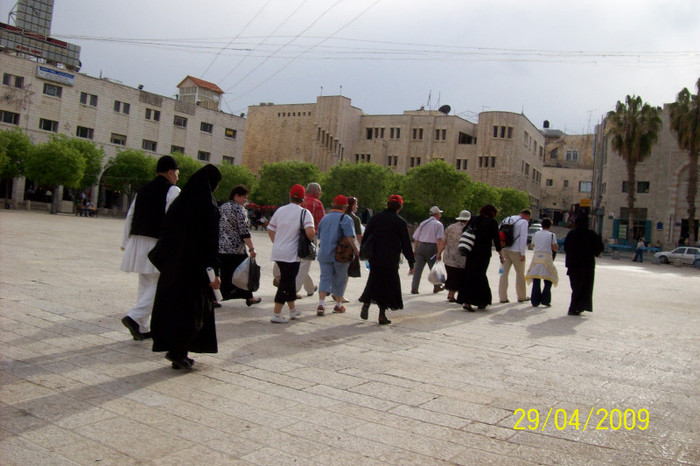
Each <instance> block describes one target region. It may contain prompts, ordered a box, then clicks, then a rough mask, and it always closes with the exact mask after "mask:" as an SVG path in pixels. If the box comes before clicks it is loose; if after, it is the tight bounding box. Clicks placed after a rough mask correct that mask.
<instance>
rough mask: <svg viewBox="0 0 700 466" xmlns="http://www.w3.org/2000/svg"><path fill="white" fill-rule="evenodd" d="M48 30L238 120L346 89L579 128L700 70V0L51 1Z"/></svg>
mask: <svg viewBox="0 0 700 466" xmlns="http://www.w3.org/2000/svg"><path fill="white" fill-rule="evenodd" d="M13 5H14V1H13V0H2V2H1V3H0V15H2V16H1V17H0V21H2V22H7V20H8V13H9V10H10V8H11V7H12V6H13ZM51 32H52V36H54V37H56V38H59V39H63V40H66V41H68V42H72V43H75V44H77V45H80V46H81V48H82V51H81V61H82V64H83V66H82V69H81V72H83V73H86V74H89V75H91V76H100V75H102V76H103V77H109V78H112V79H116V80H119V81H121V82H123V83H124V84H126V85H129V86H134V87H136V86H137V85H139V84H143V86H144V89H145V90H148V91H151V92H155V93H158V94H162V95H166V96H173V95H174V94H176V93H177V89H176V86H177V84H178V83H179V82H180V81H181V80H182V79H183V78H184V77H185V76H186V75H188V74H189V75H192V76H195V77H199V78H203V79H206V80H208V81H212V82H214V83H216V84H217V85H218V86H219V87H221V88H222V89H223V90H224V91H225V92H226V94H225V96H224V99H225V104H224V105H223V106H222V109H223V110H224V111H230V112H232V113H236V114H238V113H241V112H247V107H248V105H257V104H259V103H260V102H274V103H276V104H285V103H308V102H315V100H316V97H317V96H318V95H320V94H321V93H323V95H337V94H339V93H342V95H344V96H347V97H349V98H350V99H352V104H353V105H354V106H356V107H358V108H360V109H362V110H363V111H364V112H365V113H366V114H400V113H402V112H403V111H404V110H415V109H417V108H419V107H421V106H425V107H426V108H431V109H436V108H437V107H438V106H439V105H444V104H448V105H450V106H451V107H452V112H451V113H452V114H456V115H459V116H462V117H464V118H466V119H468V120H470V121H474V122H476V119H477V114H478V113H479V112H481V111H484V110H498V111H511V112H523V113H524V114H525V115H526V116H527V117H528V118H529V119H530V120H531V121H532V122H533V123H534V124H535V126H537V127H538V128H541V127H542V122H543V121H544V120H549V121H550V122H551V127H552V128H557V129H561V130H564V131H566V132H567V133H569V134H581V133H585V132H589V131H590V130H592V128H593V125H595V124H596V122H598V121H599V120H600V118H601V116H603V115H604V114H605V113H606V112H607V111H609V110H612V109H613V108H614V106H615V103H616V102H617V100H624V98H625V96H626V95H627V94H636V95H640V96H641V97H642V98H643V99H644V100H645V101H647V102H649V103H651V104H653V105H662V104H663V103H666V102H672V101H674V100H675V97H676V94H677V93H678V91H680V90H681V89H682V88H683V87H688V88H689V89H691V90H692V91H695V82H696V81H697V80H698V78H700V1H698V0H666V1H663V2H661V1H656V0H634V1H632V0H630V1H627V0H624V1H622V0H619V1H618V0H605V1H603V0H590V1H585V2H569V1H561V0H557V1H544V0H542V1H538V0H531V1H522V0H501V1H498V2H494V1H486V0H484V1H482V0H434V1H425V0H423V1H418V0H255V1H250V0H246V1H243V0H197V1H196V2H195V1H191V0H187V1H185V0H145V1H144V0H118V1H114V0H110V1H107V0H55V2H54V14H53V26H52V31H51ZM341 86H342V92H341Z"/></svg>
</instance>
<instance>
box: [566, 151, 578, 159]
mask: <svg viewBox="0 0 700 466" xmlns="http://www.w3.org/2000/svg"><path fill="white" fill-rule="evenodd" d="M577 160H578V151H577V150H567V151H566V161H567V162H576V161H577Z"/></svg>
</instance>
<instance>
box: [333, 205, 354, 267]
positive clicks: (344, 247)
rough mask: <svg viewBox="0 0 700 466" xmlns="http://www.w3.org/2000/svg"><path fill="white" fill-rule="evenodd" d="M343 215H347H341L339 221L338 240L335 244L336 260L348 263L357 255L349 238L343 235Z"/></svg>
mask: <svg viewBox="0 0 700 466" xmlns="http://www.w3.org/2000/svg"><path fill="white" fill-rule="evenodd" d="M343 217H345V214H343V215H341V216H340V221H339V222H338V242H337V243H336V245H335V261H336V262H342V263H343V264H346V263H348V262H352V260H353V258H354V257H355V252H354V251H353V250H352V246H350V243H349V241H348V238H346V237H344V236H343V229H342V228H341V224H342V222H343Z"/></svg>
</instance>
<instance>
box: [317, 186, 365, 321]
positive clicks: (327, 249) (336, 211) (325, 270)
mask: <svg viewBox="0 0 700 466" xmlns="http://www.w3.org/2000/svg"><path fill="white" fill-rule="evenodd" d="M347 206H348V198H347V197H345V196H343V195H342V194H338V195H337V196H335V198H333V204H332V210H331V211H330V212H328V213H327V214H326V215H325V216H324V217H323V219H322V220H321V223H319V224H318V237H319V239H320V241H321V246H320V248H319V251H318V263H319V265H320V267H321V280H320V283H319V285H318V308H317V309H316V314H317V315H319V316H322V315H324V314H325V313H326V308H325V300H326V296H327V295H329V294H333V295H335V300H336V301H335V306H334V307H333V312H334V313H342V312H345V306H343V295H344V294H345V277H347V276H348V267H349V266H350V263H349V262H337V261H336V260H335V247H336V245H337V244H338V240H339V237H342V238H343V239H344V240H345V241H348V242H349V244H350V245H351V247H352V249H353V250H354V252H355V254H356V255H359V251H358V250H357V246H356V245H355V241H353V239H354V238H355V227H354V225H353V221H352V219H351V218H350V217H349V216H348V215H346V213H345V210H346V209H347Z"/></svg>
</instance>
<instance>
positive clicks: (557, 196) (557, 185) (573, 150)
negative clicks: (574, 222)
mask: <svg viewBox="0 0 700 466" xmlns="http://www.w3.org/2000/svg"><path fill="white" fill-rule="evenodd" d="M542 133H543V134H544V135H545V149H544V168H543V175H544V186H543V187H542V204H541V209H540V215H541V216H542V217H549V218H551V219H552V220H553V221H554V222H555V224H565V223H566V222H567V220H568V219H569V217H570V216H571V214H572V213H573V212H575V211H576V210H577V209H578V208H580V207H590V200H591V189H592V181H593V135H592V134H582V135H568V134H564V133H563V132H561V131H559V130H553V129H548V128H546V127H545V128H544V129H543V130H542Z"/></svg>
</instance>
